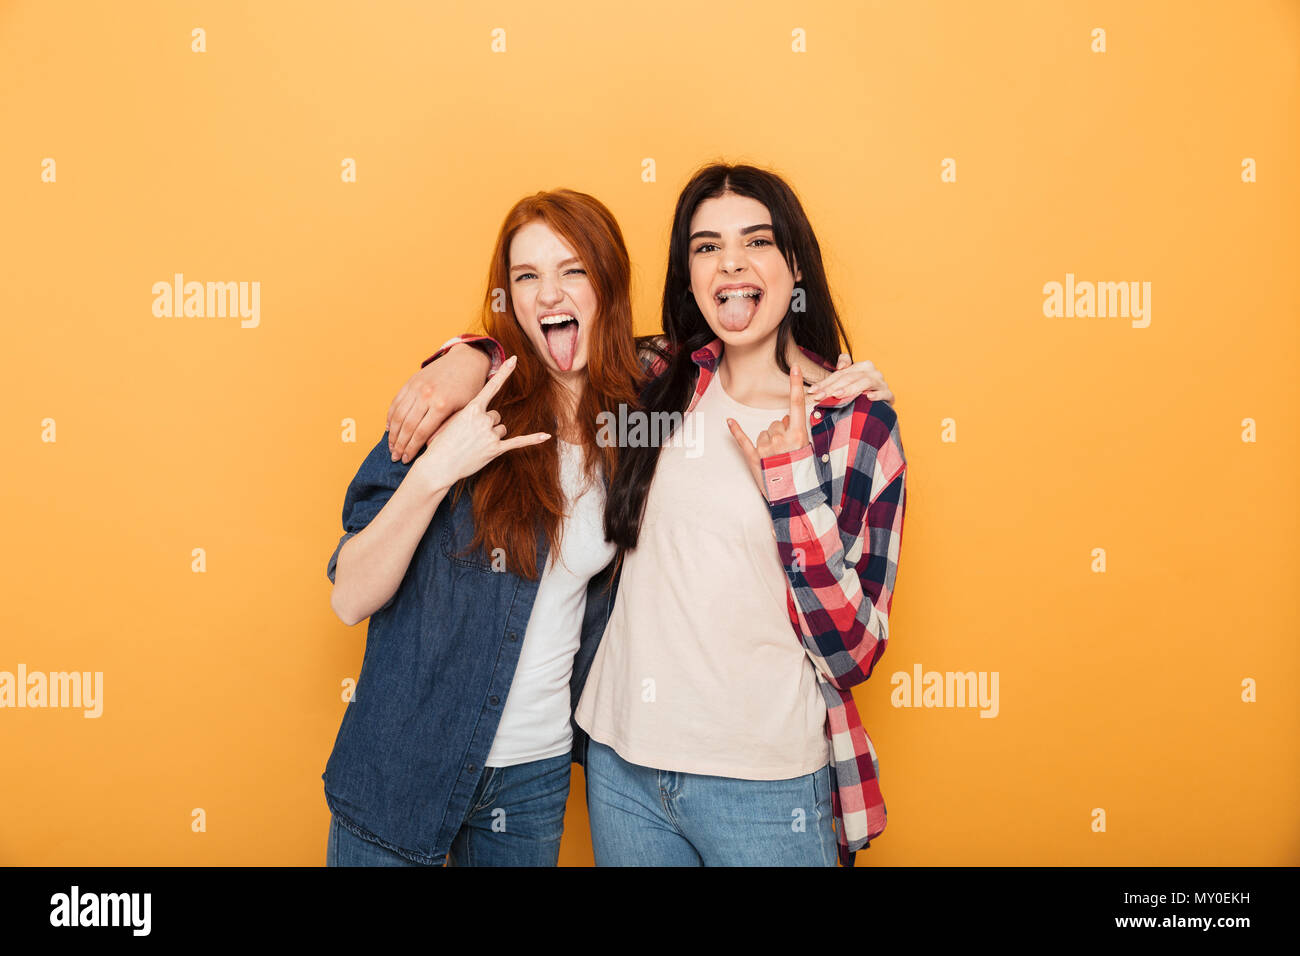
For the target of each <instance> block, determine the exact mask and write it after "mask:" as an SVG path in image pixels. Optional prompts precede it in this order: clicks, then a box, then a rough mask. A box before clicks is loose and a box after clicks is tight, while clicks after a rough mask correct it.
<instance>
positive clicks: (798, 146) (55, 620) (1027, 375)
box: [0, 0, 1300, 865]
mask: <svg viewBox="0 0 1300 956" xmlns="http://www.w3.org/2000/svg"><path fill="white" fill-rule="evenodd" d="M195 27H202V28H204V29H205V30H206V34H207V37H206V42H207V52H205V53H194V52H191V30H192V29H193V28H195ZM494 27H504V28H505V29H506V31H507V52H506V53H504V54H494V53H492V52H491V51H490V31H491V30H492V28H494ZM1096 27H1101V28H1104V29H1105V30H1106V42H1107V51H1106V52H1105V53H1103V54H1098V53H1094V52H1092V50H1091V43H1092V39H1091V31H1092V30H1093V28H1096ZM795 28H802V29H804V30H806V31H807V52H806V53H803V54H796V53H792V52H791V49H790V47H791V31H792V30H793V29H795ZM1298 53H1300V4H1297V3H1295V2H1284V0H1274V2H1264V0H1252V2H1234V3H1226V2H1225V3H1207V2H1198V3H1187V2H1162V3H1156V2H1150V3H1140V4H1133V3H1119V2H1116V3H1091V2H1090V3H1082V2H1081V3H1042V2H1028V0H1026V2H1017V3H1012V2H1002V3H996V4H992V3H991V4H974V3H964V2H908V3H901V2H900V3H871V4H854V3H846V2H841V3H801V4H791V3H785V2H782V3H776V2H743V3H730V2H728V3H722V2H713V3H704V4H701V3H698V2H652V3H646V4H634V5H623V4H610V3H608V2H572V0H566V2H560V3H555V4H540V3H531V2H529V3H523V2H519V3H513V2H512V3H504V2H503V3H470V2H466V3H439V4H434V3H416V2H403V3H398V2H375V3H362V2H354V3H343V2H333V3H321V2H311V3H308V2H293V3H289V2H257V3H254V2H240V3H235V2H220V3H218V2H135V3H122V4H104V3H92V2H82V3H76V2H62V3H44V2H35V0H24V2H0V137H2V140H0V143H2V146H0V224H2V225H3V228H2V229H0V314H2V315H3V319H4V326H3V330H4V336H5V344H4V354H5V356H6V361H5V363H4V364H5V368H4V376H3V380H4V385H3V389H4V391H3V409H4V414H3V417H2V418H0V428H2V429H3V431H2V433H0V447H3V449H4V455H5V467H4V470H3V481H2V482H0V489H2V494H3V498H2V500H0V507H2V508H3V516H4V522H3V527H4V531H5V535H4V538H5V540H4V544H3V548H2V553H3V557H2V558H0V562H2V565H3V567H2V571H3V582H4V597H3V603H2V605H0V613H2V614H3V626H2V628H0V641H2V646H0V670H9V671H14V670H16V668H17V665H18V664H19V663H20V662H21V663H25V664H26V666H27V668H28V670H29V671H35V670H42V671H60V670H90V671H97V670H98V671H103V672H104V675H105V677H104V680H105V687H104V714H103V716H102V717H101V718H99V719H97V720H87V719H85V718H83V716H82V714H81V712H80V711H78V710H71V709H69V710H59V709H47V710H32V709H21V710H4V711H0V759H2V760H3V766H4V770H5V784H4V786H3V787H0V863H8V864H14V863H18V864H105V865H108V864H125V865H136V864H191V863H193V864H309V865H315V864H320V863H323V861H324V855H325V839H326V830H327V824H328V819H329V818H328V811H327V809H326V806H325V803H324V799H323V795H322V791H321V780H320V774H321V771H322V770H323V769H324V765H325V761H326V758H327V757H328V755H329V752H330V748H331V746H332V744H333V740H334V736H335V733H336V732H337V729H338V725H339V721H340V719H341V718H342V714H343V710H344V707H345V705H344V703H343V702H342V700H341V697H340V694H341V688H340V685H341V682H342V681H343V680H344V679H345V678H348V677H355V675H356V671H357V669H358V668H359V666H360V662H361V656H362V650H363V646H364V640H365V627H364V626H362V625H358V626H357V627H354V628H347V627H344V626H343V625H342V624H341V623H340V622H339V621H338V620H337V619H336V618H335V617H334V615H333V613H332V612H331V611H330V607H329V589H330V585H329V582H328V581H327V579H326V577H325V564H326V560H327V559H328V557H329V555H330V553H331V551H332V550H333V549H334V546H335V544H336V543H337V541H338V537H339V535H340V534H341V533H342V528H341V525H340V517H339V516H340V509H341V505H342V501H343V493H344V490H345V488H346V486H347V483H348V481H349V480H350V478H351V477H352V475H353V474H354V473H355V471H356V469H357V467H358V465H359V464H360V462H361V459H362V458H363V457H364V455H365V453H366V451H367V450H368V449H369V448H370V447H371V446H372V445H373V443H374V442H375V441H376V440H377V439H378V438H379V436H380V435H381V433H382V431H383V428H384V415H385V412H386V411H387V408H388V403H389V400H390V399H391V397H392V396H393V394H394V393H395V391H396V390H397V388H398V387H399V386H400V384H401V383H402V382H403V381H405V379H406V378H407V376H409V375H410V374H411V373H412V372H413V371H414V370H415V369H416V368H417V366H418V364H419V362H420V360H421V359H423V358H424V357H425V356H427V355H428V354H429V353H430V352H431V351H432V350H433V349H434V348H435V347H436V346H437V345H438V344H439V343H441V342H442V341H443V340H444V339H445V338H446V337H448V336H449V335H451V334H453V333H455V332H457V331H459V330H461V329H462V328H464V327H466V326H467V324H468V323H469V321H470V320H471V319H472V318H473V317H474V316H475V314H476V308H477V304H478V302H479V301H480V300H481V297H482V294H483V283H484V282H485V278H486V267H487V258H488V254H489V253H490V251H491V246H492V241H493V239H494V237H495V235H496V231H497V228H498V226H499V223H500V220H501V218H502V216H503V215H504V213H505V212H506V210H507V208H508V207H509V206H510V204H511V203H513V201H514V200H515V199H517V198H519V197H520V196H522V195H523V194H525V193H528V192H532V191H535V190H537V189H542V188H553V187H559V186H569V187H573V188H577V189H581V190H584V191H587V192H590V193H592V194H594V195H595V196H597V197H598V198H600V199H601V200H602V201H604V202H605V203H607V204H608V205H609V206H610V208H611V209H612V210H613V211H614V213H615V214H616V215H617V216H618V218H619V221H620V223H621V224H622V226H623V229H624V231H625V234H626V236H627V239H628V242H629V244H630V249H631V253H632V258H633V261H634V264H635V269H636V271H635V289H634V291H635V295H636V307H637V310H638V312H637V322H638V329H639V330H640V331H649V330H652V329H654V328H656V327H657V323H658V295H659V293H660V283H661V281H662V275H663V268H664V257H665V252H666V248H667V233H668V227H669V222H670V219H671V214H672V208H673V204H674V202H675V199H676V196H677V192H678V191H679V190H680V188H681V187H682V185H684V183H685V181H686V180H687V178H688V177H689V175H690V173H691V172H692V171H693V170H694V169H695V168H696V167H697V166H698V165H699V164H701V163H703V162H705V161H708V160H711V159H715V158H725V159H727V160H731V161H748V162H753V163H756V164H759V165H764V166H768V167H771V168H774V169H776V170H777V171H778V172H780V173H782V174H783V175H785V176H786V177H787V178H788V179H789V181H790V182H791V183H792V184H793V185H794V186H795V188H796V189H797V190H798V192H799V193H800V195H801V197H802V198H803V200H804V203H805V205H806V208H807V210H808V213H809V215H810V217H811V219H812V221H813V224H814V226H815V228H816V229H817V232H818V235H819V238H820V240H821V243H822V247H823V249H824V250H825V252H826V257H827V262H828V268H829V270H830V275H831V280H832V287H833V289H834V291H835V293H836V295H837V297H838V299H839V302H840V304H841V306H842V309H843V315H844V316H845V317H846V319H847V322H848V325H849V329H850V332H851V334H852V339H853V347H854V353H855V355H856V356H857V357H859V358H863V357H865V358H870V359H871V360H873V361H874V362H876V364H877V365H878V366H879V367H880V368H881V369H882V370H883V372H884V373H885V375H886V377H887V379H888V381H889V383H890V385H891V387H892V388H893V390H894V391H895V393H896V394H897V396H898V399H897V404H896V407H897V409H898V412H899V416H900V424H901V429H902V435H903V441H904V445H905V449H906V453H907V457H908V461H909V466H910V467H909V473H910V478H909V494H908V511H907V520H906V533H905V535H904V541H903V546H902V556H901V564H900V572H899V578H898V588H897V593H896V599H895V603H894V614H893V619H892V627H891V641H890V645H889V649H888V651H887V653H886V655H885V657H884V658H883V659H882V661H881V663H880V666H879V667H878V668H877V671H876V674H875V676H874V677H873V678H872V679H871V680H870V681H869V682H868V683H867V684H866V685H864V686H863V687H861V688H860V689H859V691H858V694H857V698H858V701H859V704H860V706H861V708H862V710H863V714H864V719H865V721H866V725H867V728H868V730H869V731H870V733H871V735H872V738H873V740H874V741H875V744H876V747H877V749H878V751H879V755H880V772H881V785H882V789H883V792H884V795H885V800H886V803H887V805H888V810H889V825H888V827H887V829H886V831H885V833H884V835H882V836H881V837H880V838H879V839H878V840H877V841H875V842H874V843H873V845H872V847H871V849H870V850H868V851H866V852H865V853H864V854H862V855H861V856H860V857H859V864H860V865H884V864H982V863H991V864H1055V863H1077V864H1086V865H1087V864H1177V865H1190V864H1283V863H1287V864H1296V863H1300V823H1298V822H1297V814H1296V806H1297V803H1298V799H1297V798H1298V797H1300V786H1298V784H1300V763H1298V761H1297V756H1296V742H1297V723H1298V722H1300V708H1298V707H1297V690H1296V688H1297V683H1298V682H1300V667H1297V641H1296V638H1297V635H1298V632H1300V628H1298V627H1297V624H1298V623H1300V622H1298V620H1297V617H1298V612H1297V599H1296V581H1297V569H1298V567H1300V562H1298V561H1297V520H1296V519H1297V504H1296V494H1297V482H1296V477H1295V475H1296V468H1297V465H1298V464H1300V442H1298V440H1297V431H1296V427H1297V413H1298V412H1300V401H1298V398H1300V396H1298V395H1297V391H1298V389H1297V383H1296V368H1297V359H1298V358H1300V349H1298V348H1297V345H1298V343H1297V318H1298V317H1300V279H1298V278H1297V264H1298V263H1300V227H1298V226H1297V223H1300V193H1298V192H1297V185H1296V175H1297V172H1298V171H1300V163H1298V161H1297V160H1298V159H1300V156H1298V155H1297V123H1296V117H1297V115H1300V102H1298V97H1297V93H1298V92H1300V81H1298V71H1297V60H1298ZM46 157H52V158H54V159H55V160H56V162H57V171H58V180H57V183H53V184H50V183H42V182H41V179H40V173H41V162H42V160H43V159H44V158H46ZM345 157H353V158H355V159H356V161H357V169H358V182H356V183H355V184H345V183H343V182H341V180H340V163H341V161H342V160H343V159H344V158H345ZM647 157H649V158H653V159H654V160H655V162H656V166H657V177H658V178H657V181H656V182H654V183H644V182H642V181H641V177H640V171H641V161H642V160H643V159H645V158H647ZM945 157H952V158H954V159H955V160H956V162H957V174H958V179H957V182H956V183H942V182H941V181H940V163H941V161H942V160H943V159H944V158H945ZM1244 157H1254V158H1255V159H1256V161H1257V162H1258V182H1257V183H1254V184H1247V183H1243V182H1242V181H1241V175H1240V173H1241V161H1242V159H1243V158H1244ZM174 272H183V273H184V274H185V276H186V278H187V279H193V280H198V281H254V280H256V281H259V282H260V283H261V294H262V299H261V324H260V326H259V327H258V328H255V329H242V328H240V325H239V321H238V320H237V319H232V318H226V319H217V318H211V319H199V318H172V319H166V318H155V317H154V316H153V315H152V312H151V303H152V301H153V294H152V292H151V287H152V284H153V283H154V282H156V281H170V279H171V276H172V274H173V273H174ZM1067 272H1073V273H1074V274H1075V275H1076V276H1077V277H1078V278H1079V279H1080V280H1095V281H1138V282H1141V281H1149V282H1151V283H1152V321H1151V325H1150V327H1149V328H1146V329H1134V328H1132V327H1131V326H1130V323H1129V321H1128V320H1127V319H1122V318H1118V319H1116V318H1112V319H1079V318H1073V319H1066V318H1059V319H1056V318H1047V317H1044V315H1043V313H1042V302H1043V293H1042V286H1043V284H1044V283H1045V282H1049V281H1053V280H1055V281H1058V282H1060V281H1064V278H1065V274H1066V273H1067ZM47 417H50V418H53V419H55V420H56V422H57V429H58V430H57V436H58V440H57V442H54V443H49V442H43V441H42V440H41V421H42V419H44V418H47ZM345 418H354V419H356V421H357V423H358V429H357V441H356V443H354V444H353V443H346V442H343V441H341V440H340V432H341V428H340V423H341V422H342V420H343V419H345ZM948 418H951V419H953V420H955V422H956V425H957V435H958V440H957V442H955V443H945V442H943V441H942V440H941V423H942V422H943V420H944V419H948ZM1245 418H1252V419H1254V420H1255V421H1256V422H1257V423H1258V441H1257V442H1256V443H1253V444H1252V443H1244V442H1243V441H1242V440H1241V427H1242V426H1241V423H1242V420H1243V419H1245ZM196 547H202V548H204V549H206V552H207V571H206V573H203V574H196V573H193V572H192V571H191V549H193V548H196ZM1097 547H1101V548H1105V549H1106V553H1107V562H1108V570H1107V572H1106V573H1105V574H1096V573H1093V572H1092V570H1091V569H1090V565H1091V560H1092V558H1091V551H1092V549H1093V548H1097ZM918 662H919V663H920V664H921V665H922V666H923V667H924V668H925V669H926V670H931V669H934V670H940V671H948V670H956V671H966V670H976V671H997V672H998V673H999V675H1000V698H1001V700H1000V708H1001V712H1000V714H999V716H998V717H997V718H996V719H991V720H990V719H981V718H979V716H978V714H977V712H976V711H974V710H970V709H955V708H952V709H930V710H926V709H895V708H893V707H891V706H890V691H891V687H890V684H889V679H890V676H891V675H892V674H894V673H895V672H899V671H903V672H907V673H909V674H910V673H911V671H912V668H913V666H914V664H916V663H918ZM1246 678H1253V679H1254V680H1255V681H1257V683H1258V702H1256V703H1245V702H1243V701H1242V700H1241V685H1242V681H1243V679H1246ZM196 807H202V808H203V809H204V810H205V811H206V814H207V829H206V832H202V833H194V832H192V831H191V811H192V810H193V808H196ZM1094 808H1103V809H1104V810H1105V811H1106V814H1107V820H1106V822H1107V828H1106V832H1104V833H1098V832H1093V831H1092V829H1091V821H1092V816H1091V813H1092V810H1093V809H1094ZM590 862H591V849H590V843H589V840H588V836H587V827H586V817H585V811H584V801H583V797H582V776H581V771H580V770H578V769H576V768H575V774H574V778H573V790H572V795H571V801H570V813H569V816H568V819H567V827H566V834H565V843H564V849H563V853H562V857H561V863H563V864H588V863H590Z"/></svg>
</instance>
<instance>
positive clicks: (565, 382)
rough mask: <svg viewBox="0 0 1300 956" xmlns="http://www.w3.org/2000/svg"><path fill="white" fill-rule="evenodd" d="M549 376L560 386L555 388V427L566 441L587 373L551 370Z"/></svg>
mask: <svg viewBox="0 0 1300 956" xmlns="http://www.w3.org/2000/svg"><path fill="white" fill-rule="evenodd" d="M548 371H550V370H549V369H548ZM551 377H552V378H553V379H555V382H556V384H557V385H559V386H560V387H559V388H558V389H556V394H557V397H558V399H559V402H560V407H559V408H557V409H556V410H555V427H556V428H557V429H559V431H560V434H561V435H563V436H564V437H565V440H566V441H567V440H569V436H570V434H571V433H572V431H573V428H574V424H575V422H576V419H577V414H578V401H579V400H580V399H581V398H582V390H583V388H585V387H586V384H587V375H586V372H585V370H584V371H582V372H555V371H551Z"/></svg>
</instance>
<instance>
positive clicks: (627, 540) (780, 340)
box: [605, 163, 849, 554]
mask: <svg viewBox="0 0 1300 956" xmlns="http://www.w3.org/2000/svg"><path fill="white" fill-rule="evenodd" d="M725 193H735V194H737V195H740V196H748V197H749V198H750V199H755V200H757V201H758V202H761V203H762V204H763V205H764V206H766V207H767V210H768V212H769V213H770V214H771V217H772V219H771V221H772V237H773V239H774V240H775V241H776V245H777V248H778V249H780V250H781V253H782V254H783V255H784V256H785V260H786V263H787V264H788V265H789V266H790V271H791V273H793V272H794V268H795V264H796V262H797V263H798V266H799V271H800V273H801V275H802V278H801V279H799V280H798V281H797V282H796V283H795V291H796V295H795V296H792V297H791V299H792V305H791V307H790V308H787V309H786V313H785V317H784V318H783V319H782V320H781V324H780V326H779V327H778V330H777V336H776V364H777V365H778V366H779V367H780V369H781V371H783V372H789V371H790V366H789V365H788V364H787V363H786V357H785V356H786V348H787V346H788V344H789V342H790V340H791V338H793V339H794V341H795V343H796V344H797V345H800V346H802V347H803V348H806V349H808V350H809V351H811V352H814V353H816V354H817V355H820V356H821V357H822V358H823V359H825V360H826V362H828V363H829V364H831V365H834V364H835V360H836V358H837V357H838V356H839V353H840V352H841V351H845V352H848V351H849V345H848V341H849V338H848V333H847V332H846V331H845V330H844V324H843V323H842V322H841V321H840V317H839V313H838V312H837V311H836V309H835V303H834V301H833V300H832V299H831V290H830V286H829V284H828V283H827V281H826V270H825V268H824V266H823V265H822V253H821V247H820V246H819V245H818V243H817V236H816V235H815V234H814V233H813V228H812V225H811V224H810V223H809V222H808V216H807V215H806V214H805V213H804V210H803V206H802V205H801V204H800V202H799V197H798V196H796V195H795V193H794V190H793V189H791V188H790V186H789V185H788V184H787V183H786V182H785V180H783V179H782V178H781V177H780V176H778V175H776V173H773V172H769V171H768V170H765V169H758V168H756V167H754V166H743V165H738V166H732V165H727V164H724V163H714V164H711V165H708V166H705V167H703V168H701V169H700V170H699V171H698V172H697V173H696V174H695V175H694V176H692V177H691V180H690V182H688V183H687V184H686V187H685V188H684V189H683V190H682V193H681V195H680V196H678V198H677V209H676V211H675V212H674V213H673V226H672V235H671V237H670V239H669V244H668V274H667V276H666V277H665V279H664V298H663V327H664V335H665V336H666V337H667V340H668V341H667V357H668V360H669V366H668V369H667V371H665V372H664V374H662V375H660V376H659V377H658V378H656V379H655V380H653V381H652V382H650V383H649V384H648V385H647V386H646V387H645V388H644V390H643V391H642V393H641V407H642V409H643V410H644V411H646V412H647V413H650V414H654V413H658V412H685V411H686V406H687V405H688V404H690V400H691V396H692V395H693V394H694V391H695V383H696V379H697V377H698V372H699V367H698V366H697V365H696V364H695V363H694V362H693V361H692V360H691V353H692V352H694V351H695V350H696V349H699V348H700V347H702V346H704V345H707V344H708V343H709V342H711V341H713V340H714V339H715V338H717V334H716V333H715V332H714V331H713V330H712V329H711V328H709V323H708V322H707V321H705V318H704V315H703V313H701V312H700V308H699V306H698V305H696V303H695V296H694V295H693V294H692V292H691V289H690V284H691V267H690V228H691V217H692V216H694V215H695V210H696V209H697V208H699V205H700V203H702V202H704V200H706V199H714V198H717V197H719V196H722V195H723V194H725ZM800 289H802V290H803V299H802V301H803V304H804V308H803V309H802V310H801V311H795V310H794V307H793V302H794V301H795V300H796V298H797V293H798V290H800ZM841 342H842V343H844V347H843V349H841V348H840V343H841ZM672 420H673V419H669V421H672ZM658 462H659V447H657V446H654V445H649V446H641V447H633V448H628V449H625V450H624V452H623V457H622V460H621V462H620V466H619V471H618V473H617V475H615V478H614V481H613V484H612V485H611V487H610V492H609V498H608V501H607V502H606V506H605V536H606V538H607V539H608V540H610V541H613V542H614V544H616V545H617V546H618V547H619V549H620V554H621V552H622V551H624V550H630V549H632V548H635V547H636V543H637V539H638V537H639V536H640V533H641V519H642V517H643V515H644V514H645V502H646V497H647V495H648V494H649V492H650V482H651V481H652V480H653V479H654V473H655V467H656V465H657V464H658Z"/></svg>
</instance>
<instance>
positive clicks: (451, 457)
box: [411, 355, 551, 489]
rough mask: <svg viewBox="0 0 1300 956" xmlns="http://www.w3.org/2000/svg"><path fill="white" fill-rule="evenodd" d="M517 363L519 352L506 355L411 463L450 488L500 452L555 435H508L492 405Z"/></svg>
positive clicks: (435, 485) (500, 453) (413, 468)
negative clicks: (507, 436) (509, 436)
mask: <svg viewBox="0 0 1300 956" xmlns="http://www.w3.org/2000/svg"><path fill="white" fill-rule="evenodd" d="M516 364H517V358H516V357H515V356H513V355H512V356H510V358H508V359H506V361H505V363H504V364H503V365H502V366H501V368H500V370H499V371H498V372H497V373H496V375H494V376H492V378H491V379H490V380H489V381H488V383H487V384H486V385H484V386H483V388H482V389H480V390H479V393H478V394H477V395H475V396H474V397H473V398H472V399H470V401H469V403H468V404H467V405H466V406H465V407H464V408H462V409H461V410H460V411H458V412H457V413H456V414H454V415H452V416H451V418H449V419H447V421H446V424H444V425H443V426H442V427H441V428H440V429H438V431H437V434H435V435H434V436H433V437H432V438H430V439H429V444H428V449H427V450H426V451H425V453H424V454H423V455H421V456H420V457H419V458H418V459H417V460H416V462H415V464H414V465H412V466H411V470H412V471H414V470H415V469H417V468H418V469H420V470H421V472H422V473H424V472H427V473H428V476H429V478H430V480H431V481H432V482H433V486H434V487H436V488H441V489H445V488H450V487H451V486H452V485H454V484H455V483H456V482H457V481H459V480H460V479H462V478H468V477H469V476H470V475H472V474H474V473H475V472H477V471H478V470H479V469H480V468H482V467H483V466H484V465H486V464H487V463H488V462H490V461H492V459H494V458H496V457H497V456H498V455H502V454H504V453H506V452H508V451H513V450H514V449H516V448H523V447H524V446H525V445H537V444H540V443H541V442H544V441H546V440H547V439H548V438H550V437H551V436H550V435H548V434H547V433H546V432H535V433H533V434H531V435H516V436H515V437H514V438H506V437H505V434H506V426H505V425H502V424H501V415H500V413H499V412H497V411H495V410H494V409H490V408H488V403H489V402H491V401H492V399H493V398H495V397H496V394H497V392H499V391H500V390H501V386H502V385H504V384H505V381H506V379H508V378H509V377H510V373H511V372H513V371H514V370H515V365H516Z"/></svg>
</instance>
